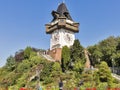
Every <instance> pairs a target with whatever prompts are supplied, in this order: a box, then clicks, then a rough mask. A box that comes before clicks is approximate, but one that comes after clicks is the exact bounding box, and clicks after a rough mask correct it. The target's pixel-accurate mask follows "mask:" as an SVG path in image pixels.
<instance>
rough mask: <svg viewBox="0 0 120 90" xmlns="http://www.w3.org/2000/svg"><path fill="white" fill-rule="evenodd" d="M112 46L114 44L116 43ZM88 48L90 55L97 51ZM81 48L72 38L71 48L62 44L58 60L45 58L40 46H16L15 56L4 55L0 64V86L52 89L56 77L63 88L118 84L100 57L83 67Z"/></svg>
mask: <svg viewBox="0 0 120 90" xmlns="http://www.w3.org/2000/svg"><path fill="white" fill-rule="evenodd" d="M110 45H111V44H110ZM116 46H117V47H118V46H119V44H116ZM101 47H102V46H101ZM92 48H93V46H91V47H88V49H89V51H90V52H91V54H92V56H94V55H98V54H99V53H97V54H96V53H95V52H94V50H97V49H94V48H93V49H92ZM111 48H112V47H111ZM83 50H84V48H83V47H82V46H81V44H80V42H79V40H75V43H74V45H73V46H72V47H71V48H67V47H66V46H65V47H63V50H62V53H63V54H62V63H60V62H50V61H48V60H46V59H45V58H44V57H43V56H42V52H44V50H41V49H40V50H39V49H33V48H31V47H27V48H26V49H25V50H20V51H19V52H17V53H16V54H15V56H10V57H8V59H7V63H6V65H5V66H4V67H2V68H0V88H5V87H7V88H10V90H18V89H19V88H20V87H27V88H32V89H35V88H37V85H38V84H39V85H40V86H42V87H43V88H47V87H51V88H52V90H53V88H55V90H58V87H59V85H58V83H59V82H60V80H62V81H63V83H64V88H69V90H70V88H74V87H79V88H81V90H85V88H91V87H96V88H99V89H100V90H104V89H103V88H105V87H110V88H114V87H118V88H120V84H119V83H120V82H119V81H117V80H116V79H114V78H112V76H111V71H110V69H109V67H108V65H107V63H106V62H105V61H104V60H102V61H101V62H95V63H94V66H95V67H96V69H92V68H91V69H84V64H85V56H84V52H83ZM92 50H93V52H94V53H95V54H94V53H93V52H92ZM98 50H100V49H98ZM37 52H41V55H37ZM100 55H101V54H100ZM103 55H104V54H102V56H103ZM94 60H97V59H96V58H95V59H94Z"/></svg>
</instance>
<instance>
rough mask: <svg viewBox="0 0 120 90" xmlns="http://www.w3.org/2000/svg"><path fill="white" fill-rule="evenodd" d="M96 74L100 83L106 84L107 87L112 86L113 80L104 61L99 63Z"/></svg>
mask: <svg viewBox="0 0 120 90" xmlns="http://www.w3.org/2000/svg"><path fill="white" fill-rule="evenodd" d="M98 73H99V77H100V81H101V82H107V83H108V86H109V87H112V86H113V78H112V75H111V70H110V68H109V67H108V65H107V63H106V62H104V61H102V62H101V64H100V66H99V71H98Z"/></svg>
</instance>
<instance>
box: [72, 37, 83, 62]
mask: <svg viewBox="0 0 120 90" xmlns="http://www.w3.org/2000/svg"><path fill="white" fill-rule="evenodd" d="M83 50H84V48H83V47H82V46H81V45H80V42H79V40H78V39H77V40H75V41H74V44H73V46H72V47H71V58H72V61H73V62H75V61H76V60H77V61H78V59H79V58H81V59H82V58H84V51H83Z"/></svg>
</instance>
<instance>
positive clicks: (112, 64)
mask: <svg viewBox="0 0 120 90" xmlns="http://www.w3.org/2000/svg"><path fill="white" fill-rule="evenodd" d="M112 72H113V73H114V59H113V58H112Z"/></svg>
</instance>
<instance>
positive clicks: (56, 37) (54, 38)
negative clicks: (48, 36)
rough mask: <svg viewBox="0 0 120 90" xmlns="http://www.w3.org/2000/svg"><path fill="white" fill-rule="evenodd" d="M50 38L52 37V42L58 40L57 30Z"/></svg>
mask: <svg viewBox="0 0 120 90" xmlns="http://www.w3.org/2000/svg"><path fill="white" fill-rule="evenodd" d="M52 39H53V41H54V42H58V41H59V32H55V33H54V34H53V35H52Z"/></svg>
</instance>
